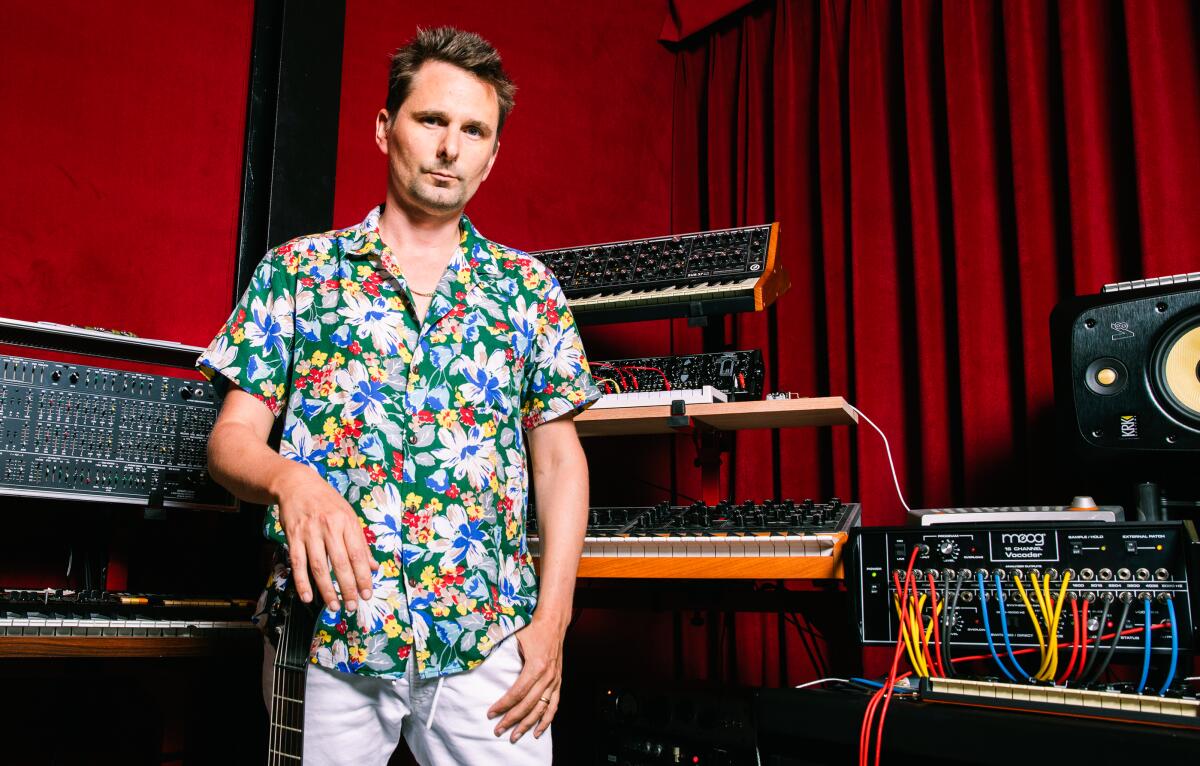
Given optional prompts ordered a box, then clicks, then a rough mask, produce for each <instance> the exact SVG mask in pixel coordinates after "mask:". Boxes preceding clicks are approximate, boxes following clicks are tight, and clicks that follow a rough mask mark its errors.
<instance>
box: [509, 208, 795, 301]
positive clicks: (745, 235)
mask: <svg viewBox="0 0 1200 766" xmlns="http://www.w3.org/2000/svg"><path fill="white" fill-rule="evenodd" d="M778 235H779V224H777V223H772V224H767V225H762V226H744V227H740V228H734V229H721V230H718V231H705V232H698V233H695V234H680V235H677V236H671V237H654V238H649V239H638V240H628V241H624V242H610V243H606V244H599V245H585V246H581V247H570V248H560V249H553V250H542V251H537V252H533V253H531V255H535V256H537V257H538V258H539V259H541V260H542V261H543V262H544V263H545V264H546V265H547V266H549V267H550V269H551V270H552V271H553V272H554V274H555V276H557V277H558V280H559V282H560V284H562V287H563V292H564V293H565V294H566V296H567V301H568V303H569V304H570V306H571V311H572V313H573V314H574V315H575V317H576V319H577V320H579V322H580V323H581V324H602V323H606V322H632V321H638V320H643V319H664V318H669V317H700V316H709V315H715V314H727V313H732V312H737V311H762V310H763V309H764V308H766V307H767V306H768V305H770V304H771V303H772V302H774V300H775V298H777V297H778V296H779V295H781V294H782V293H783V292H784V291H785V290H787V288H788V287H789V286H790V282H789V281H788V277H787V274H786V272H785V271H784V270H783V269H782V267H780V266H778V265H777V260H776V253H775V249H776V243H777V240H778Z"/></svg>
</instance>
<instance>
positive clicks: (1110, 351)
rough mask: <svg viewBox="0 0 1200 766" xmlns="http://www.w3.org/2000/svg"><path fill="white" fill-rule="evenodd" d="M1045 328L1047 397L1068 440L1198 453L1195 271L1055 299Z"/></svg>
mask: <svg viewBox="0 0 1200 766" xmlns="http://www.w3.org/2000/svg"><path fill="white" fill-rule="evenodd" d="M1050 328H1051V344H1052V348H1053V356H1054V392H1055V403H1056V407H1057V409H1058V411H1059V416H1060V423H1062V425H1063V429H1064V430H1065V431H1067V435H1068V436H1069V437H1070V439H1071V440H1073V441H1075V443H1076V445H1078V444H1080V443H1082V444H1083V445H1086V447H1085V449H1087V450H1091V451H1097V452H1102V453H1108V454H1111V455H1117V454H1119V453H1120V452H1122V451H1124V452H1129V451H1167V452H1187V451H1196V450H1200V273H1196V274H1187V275H1180V276H1177V277H1163V278H1159V279H1147V280H1139V281H1136V282H1123V283H1120V284H1115V285H1107V286H1106V287H1105V288H1104V290H1103V291H1102V292H1101V293H1100V294H1098V295H1089V296H1080V297H1076V298H1071V299H1068V300H1065V301H1063V302H1062V303H1060V304H1059V305H1058V306H1056V307H1055V309H1054V312H1053V313H1052V314H1051V316H1050Z"/></svg>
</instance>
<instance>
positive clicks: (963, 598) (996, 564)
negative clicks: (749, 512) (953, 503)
mask: <svg viewBox="0 0 1200 766" xmlns="http://www.w3.org/2000/svg"><path fill="white" fill-rule="evenodd" d="M1194 541H1195V530H1194V528H1193V527H1192V526H1191V525H1190V524H1188V523H1186V522H1145V523H1143V522H1129V523H1107V524H1105V523H1100V524H1096V523H1086V522H1084V523H1053V524H1047V523H1041V524H1038V523H1029V524H944V525H938V526H936V527H923V528H914V527H894V528H888V527H869V528H860V529H857V530H855V531H854V533H853V534H852V542H851V550H852V557H851V561H852V563H851V565H850V569H849V571H848V572H847V577H848V579H850V583H849V589H850V591H851V593H852V594H853V597H854V598H855V601H856V602H857V604H856V610H857V617H858V623H859V633H860V636H861V638H862V641H863V642H864V643H867V644H895V643H896V641H897V639H898V638H899V619H898V617H897V606H896V604H897V601H898V592H897V588H896V583H897V581H900V582H901V585H902V586H903V579H904V576H905V573H906V571H907V568H908V562H909V559H910V557H911V556H912V553H913V550H914V547H916V546H920V548H919V552H918V553H917V558H916V561H915V563H914V569H913V578H914V580H915V585H916V590H917V593H918V594H919V595H921V596H924V597H927V598H929V601H927V603H926V604H925V610H926V611H929V609H930V605H931V603H932V598H933V597H936V598H937V599H939V600H941V601H942V602H943V603H945V602H946V601H948V600H950V599H954V594H955V593H956V592H957V593H958V598H957V599H956V601H957V605H956V609H955V615H954V623H953V625H951V626H950V633H949V640H950V643H951V644H952V645H953V646H955V647H960V646H970V647H973V649H974V650H982V651H983V652H984V653H986V652H987V651H988V646H989V641H988V638H989V635H990V638H991V642H990V643H991V645H992V646H993V647H998V648H997V651H998V652H999V654H1000V655H1001V656H1002V657H1003V655H1004V654H1005V648H1006V646H1007V645H1012V646H1013V647H1018V646H1019V647H1028V646H1038V645H1039V643H1040V642H1039V641H1038V638H1039V631H1046V630H1047V625H1046V623H1047V620H1046V619H1045V617H1046V615H1047V614H1048V613H1049V612H1051V611H1054V609H1053V603H1054V602H1058V601H1064V602H1067V603H1069V601H1071V600H1073V601H1075V602H1077V603H1080V602H1081V601H1083V600H1086V601H1087V602H1088V604H1089V606H1090V608H1091V614H1092V615H1093V616H1098V615H1099V614H1102V613H1104V614H1109V615H1113V616H1114V617H1115V615H1117V614H1118V613H1120V612H1122V611H1124V608H1125V606H1127V605H1128V606H1130V611H1129V615H1130V617H1129V621H1128V624H1129V625H1130V626H1140V625H1142V624H1143V622H1145V621H1147V620H1148V621H1149V622H1151V623H1152V624H1166V623H1170V628H1169V629H1167V630H1165V631H1161V633H1162V635H1161V636H1160V635H1157V634H1156V635H1155V636H1154V637H1153V640H1152V641H1151V643H1150V651H1152V652H1154V653H1156V654H1160V655H1161V654H1166V653H1168V652H1170V651H1171V646H1172V640H1171V637H1170V635H1169V634H1170V632H1171V631H1175V635H1174V641H1175V645H1176V646H1177V647H1179V648H1180V649H1182V650H1185V651H1186V650H1187V649H1189V648H1190V647H1192V646H1193V643H1194V640H1195V638H1194V633H1193V603H1192V601H1193V599H1192V590H1191V588H1190V581H1189V573H1188V550H1187V549H1188V547H1189V546H1192V545H1193V544H1194ZM931 578H932V579H931ZM1047 578H1048V579H1047ZM1035 583H1036V585H1035ZM1035 588H1036V591H1035ZM998 593H999V594H1001V595H1000V597H999V598H998V596H997V594H998ZM1046 593H1048V594H1049V595H1050V599H1046V598H1045V594H1046ZM1168 601H1170V602H1171V603H1170V604H1168ZM1027 602H1028V603H1027ZM1043 602H1045V603H1043ZM1102 610H1103V611H1102ZM1064 612H1065V616H1064ZM1058 613H1059V616H1060V620H1059V622H1058V626H1057V627H1058V630H1057V632H1056V633H1055V636H1056V637H1057V643H1058V645H1059V646H1069V645H1070V644H1071V643H1072V640H1073V635H1072V630H1073V628H1074V626H1073V624H1072V619H1071V609H1070V608H1065V609H1064V610H1060V611H1059V612H1058ZM1146 614H1148V615H1149V616H1148V618H1147V617H1146ZM1172 615H1173V617H1174V619H1171V617H1172ZM1035 622H1036V623H1037V627H1036V629H1035V626H1034V623H1035ZM985 626H986V627H985ZM1083 627H1085V628H1089V626H1083ZM1090 633H1094V630H1093V629H1091V628H1089V630H1085V631H1084V634H1085V635H1089V634H1090ZM1052 637H1053V636H1050V635H1044V636H1042V638H1043V640H1044V641H1046V642H1049V641H1050V639H1051V638H1052ZM943 638H945V637H943ZM1105 645H1106V646H1107V642H1105ZM1113 647H1114V648H1115V649H1116V651H1127V652H1134V651H1136V652H1143V651H1145V650H1146V641H1145V640H1144V636H1143V635H1142V634H1141V633H1140V632H1138V633H1135V634H1131V635H1120V636H1117V638H1116V642H1115V643H1114V644H1113ZM972 653H978V651H975V652H972Z"/></svg>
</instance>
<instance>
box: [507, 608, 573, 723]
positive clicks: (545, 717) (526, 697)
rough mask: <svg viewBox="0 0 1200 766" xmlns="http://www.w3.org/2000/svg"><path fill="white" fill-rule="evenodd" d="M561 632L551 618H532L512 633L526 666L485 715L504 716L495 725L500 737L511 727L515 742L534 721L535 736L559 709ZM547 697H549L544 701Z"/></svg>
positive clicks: (562, 632) (552, 718) (562, 633)
mask: <svg viewBox="0 0 1200 766" xmlns="http://www.w3.org/2000/svg"><path fill="white" fill-rule="evenodd" d="M563 636H564V631H563V630H562V629H561V628H560V627H558V626H557V625H555V624H553V623H552V622H551V621H548V620H547V621H539V620H538V618H537V616H536V614H535V616H534V618H533V621H532V622H530V623H529V624H528V625H526V626H525V627H524V628H521V629H520V630H518V631H517V632H516V633H514V634H513V638H515V639H516V640H517V646H518V648H519V649H520V652H521V656H522V657H524V659H525V667H524V668H522V669H521V675H519V676H517V680H516V682H515V683H514V684H513V685H512V687H511V688H510V689H509V690H508V691H507V692H505V694H504V696H503V697H501V698H500V699H499V700H497V701H496V704H494V705H492V707H491V708H490V709H489V710H488V718H495V717H496V716H498V715H503V716H504V717H503V718H501V719H500V723H499V724H497V725H496V736H497V737H499V736H500V735H501V734H503V733H504V732H505V731H506V730H508V729H509V728H510V727H514V725H515V728H513V730H512V735H511V736H510V740H511V741H513V742H516V741H517V740H518V739H520V738H521V737H522V736H523V735H524V734H525V732H527V731H529V729H530V728H532V727H533V726H534V725H535V724H536V725H537V728H536V729H535V730H534V732H533V736H534V737H540V736H542V732H544V731H546V729H548V728H550V722H551V721H552V720H554V714H555V712H557V711H558V699H559V687H560V686H561V685H562V646H563ZM547 700H549V701H548V702H547Z"/></svg>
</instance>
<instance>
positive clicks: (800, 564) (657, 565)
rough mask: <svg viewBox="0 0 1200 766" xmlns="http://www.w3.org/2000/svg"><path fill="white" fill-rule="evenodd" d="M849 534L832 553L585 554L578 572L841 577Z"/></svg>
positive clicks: (641, 575)
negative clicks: (726, 555) (828, 554)
mask: <svg viewBox="0 0 1200 766" xmlns="http://www.w3.org/2000/svg"><path fill="white" fill-rule="evenodd" d="M846 538H847V535H846V534H845V533H844V532H841V533H838V539H837V542H836V543H834V547H833V555H831V556H787V557H782V556H781V557H775V558H771V557H744V558H743V557H720V556H717V557H707V556H705V557H688V558H683V557H674V558H653V557H652V558H638V557H634V556H629V557H625V556H618V557H608V556H586V557H584V558H582V559H580V560H579V574H578V576H579V577H581V578H582V577H587V578H591V577H610V578H633V579H660V580H776V579H784V580H841V579H844V577H845V574H844V568H843V566H842V547H843V545H845V542H846ZM538 563H540V562H538Z"/></svg>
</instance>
